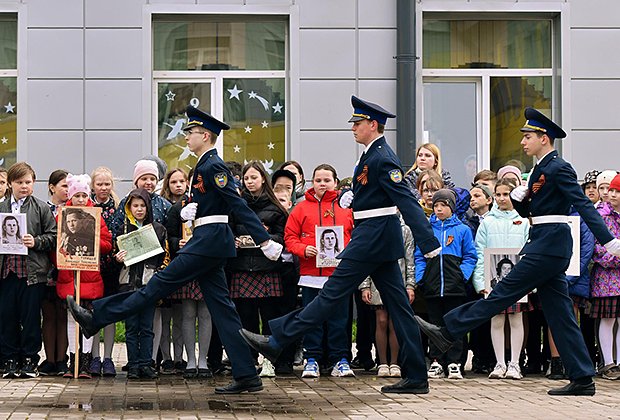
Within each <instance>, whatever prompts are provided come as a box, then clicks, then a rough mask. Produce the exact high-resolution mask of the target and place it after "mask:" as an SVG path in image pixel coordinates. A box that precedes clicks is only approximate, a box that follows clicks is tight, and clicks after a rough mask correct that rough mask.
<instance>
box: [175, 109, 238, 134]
mask: <svg viewBox="0 0 620 420" xmlns="http://www.w3.org/2000/svg"><path fill="white" fill-rule="evenodd" d="M185 113H186V114H187V125H186V126H185V127H184V128H183V131H187V130H189V129H190V128H192V127H202V128H206V129H207V130H209V131H213V132H214V133H215V134H216V135H219V134H220V132H221V131H222V130H228V129H229V128H230V126H229V125H228V124H226V123H224V122H222V121H220V120H218V119H216V118H214V117H212V116H211V115H209V114H207V113H206V112H202V111H201V110H199V109H198V108H194V107H193V106H188V107H187V110H186V111H185Z"/></svg>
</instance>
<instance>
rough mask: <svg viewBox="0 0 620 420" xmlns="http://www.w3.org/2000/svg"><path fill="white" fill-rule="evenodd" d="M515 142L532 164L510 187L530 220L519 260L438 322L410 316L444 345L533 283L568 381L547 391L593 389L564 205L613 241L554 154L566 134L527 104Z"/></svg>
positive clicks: (610, 244)
mask: <svg viewBox="0 0 620 420" xmlns="http://www.w3.org/2000/svg"><path fill="white" fill-rule="evenodd" d="M525 119H526V120H527V121H526V122H525V125H524V126H523V128H521V131H522V132H523V139H522V140H521V145H522V146H523V150H524V151H525V153H527V155H528V156H536V158H537V163H536V165H535V166H534V169H533V170H532V173H531V175H530V178H529V183H528V184H529V185H528V186H527V187H526V186H519V187H517V188H515V189H514V190H513V191H512V193H511V194H510V197H511V199H512V201H513V203H514V207H515V209H516V210H517V211H518V212H519V214H520V215H521V216H522V217H529V218H530V222H531V225H532V227H531V229H530V238H529V240H528V241H527V243H526V244H525V246H524V247H523V249H522V250H521V252H520V254H521V260H520V261H519V262H518V263H517V265H515V267H514V268H513V269H512V271H511V272H510V274H508V276H507V277H505V278H504V279H503V280H502V281H501V282H500V283H498V285H497V286H496V287H495V288H494V289H493V292H492V293H491V294H490V295H489V297H488V298H487V299H483V300H478V301H475V302H470V303H466V304H465V305H462V306H460V307H458V308H456V309H454V310H452V311H450V312H448V313H447V314H446V315H445V316H444V321H445V325H446V326H445V328H439V327H437V326H436V325H433V324H429V323H428V322H425V321H424V320H422V319H418V318H417V317H416V320H417V321H418V323H419V324H420V328H421V329H422V331H423V332H424V333H426V334H427V335H428V336H429V338H430V339H431V340H433V341H434V342H435V344H437V345H438V346H440V347H443V348H448V347H450V345H451V344H452V342H453V341H454V340H455V339H457V338H460V337H462V336H464V335H465V334H466V333H467V332H468V331H471V330H472V329H473V328H475V327H476V326H478V325H480V324H482V323H483V322H485V321H487V320H488V319H489V318H491V317H492V316H494V315H496V314H498V313H500V312H501V311H502V310H503V309H505V308H506V307H508V306H510V305H511V304H513V303H514V302H516V301H517V300H518V299H520V298H521V297H522V296H524V295H525V294H527V293H528V292H530V291H531V290H533V289H534V288H537V289H538V296H539V298H540V301H541V302H542V306H543V311H544V313H545V317H546V318H547V322H548V323H549V327H550V328H551V331H553V339H554V340H555V343H556V345H557V347H558V350H559V352H560V356H561V357H562V361H563V362H564V365H565V368H566V372H567V374H568V378H569V379H570V383H569V384H567V385H565V386H563V387H561V388H556V389H551V390H549V391H548V393H549V394H550V395H594V393H595V387H594V382H593V381H592V376H594V367H593V366H592V360H591V359H590V356H589V355H588V351H587V349H586V346H585V343H584V340H583V336H582V335H581V332H580V331H579V327H578V325H577V321H576V319H575V315H574V313H573V305H572V301H571V299H570V298H569V297H568V284H567V282H566V276H565V274H564V272H565V271H566V268H567V267H568V265H569V261H570V257H571V252H572V238H571V233H570V227H569V226H568V224H567V221H568V219H567V216H568V214H569V213H570V208H571V205H572V206H573V207H574V208H575V210H576V211H577V212H579V214H580V216H581V217H582V219H583V221H584V222H585V223H586V224H587V225H588V227H589V228H590V230H591V231H592V233H594V236H595V237H596V238H597V239H598V241H599V242H600V243H601V244H604V245H605V247H606V248H607V249H608V250H609V252H610V253H612V254H614V255H620V241H619V240H618V239H614V237H613V236H612V235H611V233H609V230H608V229H607V227H606V226H605V223H604V222H603V220H602V219H601V217H600V215H599V214H598V213H597V211H596V210H595V209H594V206H593V205H592V203H591V202H590V200H588V198H587V197H586V196H585V195H584V194H583V191H582V190H581V188H580V187H579V184H578V183H577V175H576V174H575V171H574V169H573V167H572V166H571V165H570V164H569V163H567V162H566V161H564V160H563V159H562V158H561V157H559V156H558V152H557V151H556V150H555V149H554V146H553V142H554V139H556V138H564V137H566V133H565V132H564V131H563V130H562V129H561V128H560V127H559V126H558V125H557V124H555V123H554V122H553V121H551V120H550V119H549V118H547V117H545V116H544V115H543V114H541V113H540V112H539V111H537V110H535V109H533V108H526V110H525Z"/></svg>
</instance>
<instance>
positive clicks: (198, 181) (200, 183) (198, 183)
mask: <svg viewBox="0 0 620 420" xmlns="http://www.w3.org/2000/svg"><path fill="white" fill-rule="evenodd" d="M192 187H194V188H196V189H197V190H198V191H200V192H201V193H203V194H204V193H205V192H206V190H205V184H204V182H203V181H202V176H201V175H197V176H196V183H195V184H193V185H192Z"/></svg>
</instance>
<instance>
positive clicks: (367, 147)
mask: <svg viewBox="0 0 620 420" xmlns="http://www.w3.org/2000/svg"><path fill="white" fill-rule="evenodd" d="M381 137H383V134H381V135H380V136H379V137H377V138H376V139H374V140H373V141H371V142H370V143H368V144H367V145H366V147H365V148H364V151H363V152H362V154H364V153H366V152H367V151H368V149H370V146H372V144H373V143H374V142H376V141H377V140H379V139H380V138H381Z"/></svg>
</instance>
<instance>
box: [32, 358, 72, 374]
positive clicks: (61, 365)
mask: <svg viewBox="0 0 620 420" xmlns="http://www.w3.org/2000/svg"><path fill="white" fill-rule="evenodd" d="M68 370H69V367H68V366H67V362H65V361H62V362H56V375H58V376H64V375H65V373H67V371H68ZM39 373H41V372H40V371H39Z"/></svg>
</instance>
